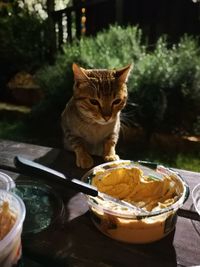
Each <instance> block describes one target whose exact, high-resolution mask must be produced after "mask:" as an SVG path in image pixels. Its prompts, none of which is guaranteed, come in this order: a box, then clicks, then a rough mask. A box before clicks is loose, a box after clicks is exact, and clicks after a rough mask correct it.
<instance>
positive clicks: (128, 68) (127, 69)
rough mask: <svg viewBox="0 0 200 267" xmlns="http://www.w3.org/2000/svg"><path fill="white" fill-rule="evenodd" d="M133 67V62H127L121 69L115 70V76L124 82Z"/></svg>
mask: <svg viewBox="0 0 200 267" xmlns="http://www.w3.org/2000/svg"><path fill="white" fill-rule="evenodd" d="M132 68H133V64H129V65H127V66H126V67H124V68H122V69H118V70H116V73H115V77H116V78H117V79H118V80H119V81H120V82H122V83H126V82H127V80H128V77H129V74H130V72H131V70H132Z"/></svg>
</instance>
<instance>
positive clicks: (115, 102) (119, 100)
mask: <svg viewBox="0 0 200 267" xmlns="http://www.w3.org/2000/svg"><path fill="white" fill-rule="evenodd" d="M120 102H121V99H120V98H118V99H115V100H114V101H113V103H112V104H113V105H118V104H119V103H120Z"/></svg>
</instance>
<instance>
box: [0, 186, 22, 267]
mask: <svg viewBox="0 0 200 267" xmlns="http://www.w3.org/2000/svg"><path fill="white" fill-rule="evenodd" d="M5 201H6V202H8V203H9V209H10V210H11V211H12V212H13V213H14V214H15V215H16V221H15V223H14V225H13V226H12V228H11V229H10V230H9V232H8V233H7V234H6V235H5V236H4V237H3V239H2V240H0V266H1V267H11V266H14V265H15V264H17V262H18V260H19V259H20V257H21V233H22V228H23V222H24V219H25V213H26V210H25V205H24V203H23V201H22V200H21V198H20V197H18V196H17V195H15V194H14V193H11V192H8V191H5V190H1V189H0V207H1V206H2V204H3V203H4V202H5Z"/></svg>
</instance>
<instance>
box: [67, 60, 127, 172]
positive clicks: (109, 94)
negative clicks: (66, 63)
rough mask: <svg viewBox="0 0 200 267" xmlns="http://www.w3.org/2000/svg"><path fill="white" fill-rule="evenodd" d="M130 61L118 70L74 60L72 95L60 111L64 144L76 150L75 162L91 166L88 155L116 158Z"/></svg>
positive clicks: (85, 166)
mask: <svg viewBox="0 0 200 267" xmlns="http://www.w3.org/2000/svg"><path fill="white" fill-rule="evenodd" d="M131 68H132V65H128V66H126V67H124V68H122V69H118V70H105V69H84V68H81V67H79V66H78V65H77V64H75V63H74V64H73V66H72V69H73V72H74V88H73V96H72V98H71V99H70V100H69V102H68V103H67V105H66V107H65V109H64V111H63V113H62V129H63V133H64V146H65V148H66V149H68V150H72V151H74V152H75V154H76V165H77V166H78V167H81V168H90V167H91V166H92V165H93V158H92V156H91V155H101V156H103V158H104V160H105V161H113V160H117V159H119V156H118V155H117V154H116V152H115V146H116V144H117V141H118V137H119V130H120V112H121V110H122V109H123V108H124V106H125V104H126V100H127V95H128V92H127V86H126V82H127V79H128V76H129V73H130V70H131Z"/></svg>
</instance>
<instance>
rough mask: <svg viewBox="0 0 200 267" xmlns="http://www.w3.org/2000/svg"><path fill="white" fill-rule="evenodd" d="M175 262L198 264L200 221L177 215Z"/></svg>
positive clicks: (199, 254)
mask: <svg viewBox="0 0 200 267" xmlns="http://www.w3.org/2000/svg"><path fill="white" fill-rule="evenodd" d="M174 248H175V250H176V258H177V263H178V264H180V265H181V266H200V250H199V248H200V222H199V221H192V220H188V219H185V218H181V217H178V222H177V226H176V233H175V238H174Z"/></svg>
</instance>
